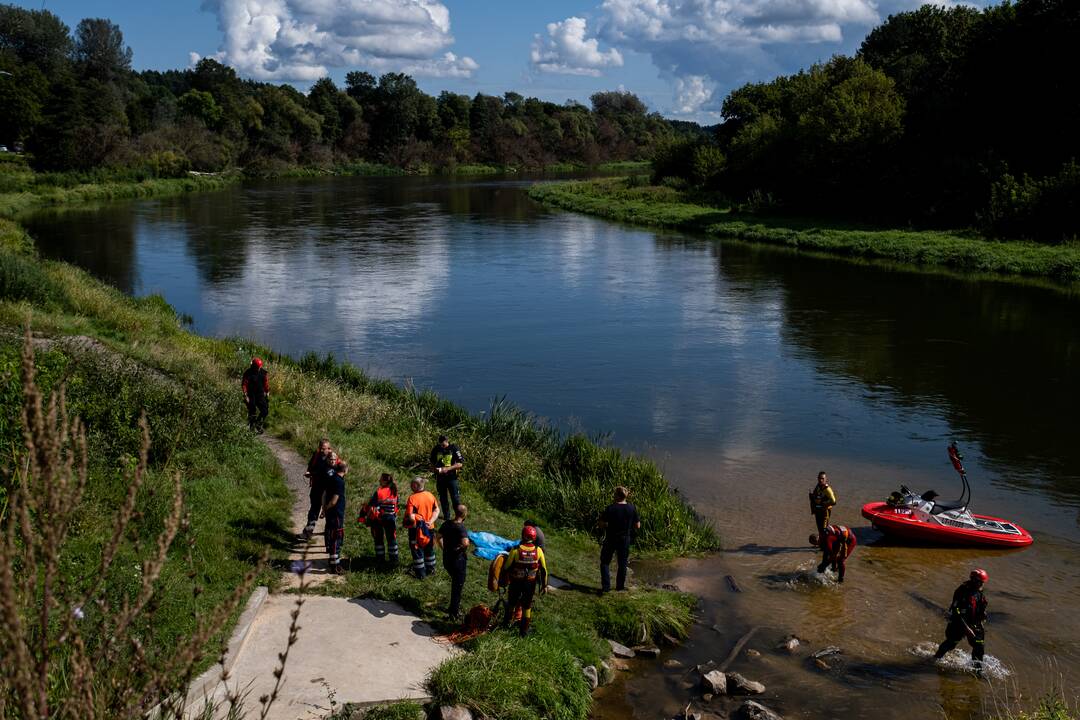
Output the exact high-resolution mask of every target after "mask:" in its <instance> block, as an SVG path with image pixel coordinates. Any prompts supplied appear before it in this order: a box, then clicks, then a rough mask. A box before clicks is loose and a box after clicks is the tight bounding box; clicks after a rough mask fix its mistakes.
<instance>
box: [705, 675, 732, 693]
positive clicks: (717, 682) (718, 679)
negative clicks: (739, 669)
mask: <svg viewBox="0 0 1080 720" xmlns="http://www.w3.org/2000/svg"><path fill="white" fill-rule="evenodd" d="M701 686H702V687H703V688H705V690H706V691H707V692H711V693H712V694H713V695H726V694H727V691H728V678H727V675H725V674H724V673H722V672H720V671H719V670H710V671H709V672H707V673H705V674H704V675H702V676H701Z"/></svg>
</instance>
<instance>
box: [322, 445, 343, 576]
mask: <svg viewBox="0 0 1080 720" xmlns="http://www.w3.org/2000/svg"><path fill="white" fill-rule="evenodd" d="M348 472H349V466H348V464H346V463H345V462H342V461H338V462H337V463H336V464H335V465H334V471H333V472H332V473H331V474H330V477H329V478H328V480H327V482H326V489H325V498H326V503H325V504H324V505H323V511H322V514H323V516H324V517H325V518H326V525H325V527H324V531H323V532H324V535H325V537H326V556H327V572H329V573H330V574H331V575H344V574H345V567H344V566H343V565H342V564H341V545H342V543H344V542H345V475H346V474H348Z"/></svg>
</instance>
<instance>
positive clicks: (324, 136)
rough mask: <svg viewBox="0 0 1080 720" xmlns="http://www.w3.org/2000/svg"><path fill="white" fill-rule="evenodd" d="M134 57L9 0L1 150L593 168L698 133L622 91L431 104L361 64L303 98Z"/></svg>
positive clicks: (1, 55)
mask: <svg viewBox="0 0 1080 720" xmlns="http://www.w3.org/2000/svg"><path fill="white" fill-rule="evenodd" d="M131 61H132V52H131V49H130V48H128V47H127V46H126V45H125V44H124V37H123V33H122V32H121V29H120V28H119V27H118V26H117V25H116V24H115V23H112V22H110V21H109V20H106V19H100V18H98V19H86V20H83V21H82V22H80V23H79V24H78V26H77V27H76V28H75V32H74V33H71V32H70V30H69V28H68V27H67V26H66V25H65V24H64V23H63V22H61V20H60V19H59V18H58V17H57V16H55V15H53V14H52V13H50V12H48V11H37V10H25V9H22V8H18V7H14V6H11V5H0V144H4V145H7V146H8V147H9V148H11V147H25V149H26V150H27V151H28V152H29V153H31V155H32V160H33V163H34V166H35V168H36V169H38V170H52V171H56V170H82V171H86V170H90V169H94V168H102V167H104V168H109V169H111V170H114V171H123V170H125V169H126V170H130V171H132V172H134V173H142V174H146V173H149V174H150V175H153V176H172V175H177V174H182V173H183V172H185V171H187V170H198V171H220V170H224V169H228V168H241V169H244V170H245V171H246V172H248V173H249V174H275V173H278V172H281V171H283V170H285V169H287V168H289V167H295V166H305V167H314V168H324V169H329V168H332V167H335V166H341V165H347V164H349V163H355V162H357V161H366V162H373V163H382V164H387V165H392V166H395V167H400V168H408V169H420V168H436V169H450V170H453V169H454V168H455V167H457V166H460V165H463V164H476V163H479V164H493V165H499V166H509V167H515V168H539V167H544V166H550V165H553V164H556V163H575V164H583V165H595V164H598V163H602V162H607V161H620V160H640V159H647V158H648V157H649V156H650V155H651V154H652V151H653V148H654V146H655V145H656V144H657V143H659V142H662V141H666V140H670V139H672V138H673V137H674V136H675V135H676V134H687V133H693V132H696V131H698V130H699V128H697V126H696V125H693V124H687V123H677V124H673V123H671V122H669V121H667V120H665V119H664V118H662V117H661V116H660V115H658V114H656V113H649V112H648V111H647V110H646V107H645V105H644V104H643V103H642V102H641V101H640V100H639V99H638V98H637V97H636V96H634V95H633V94H630V93H625V92H603V93H597V94H595V95H593V96H592V98H591V100H592V107H591V108H590V107H586V106H584V105H582V104H580V103H576V102H572V101H571V102H567V103H566V104H563V105H559V104H556V103H551V102H544V101H541V100H538V99H536V98H525V97H523V96H521V95H519V94H518V93H514V92H508V93H506V94H505V95H503V96H502V97H495V96H491V95H484V94H477V95H476V96H474V97H469V96H467V95H459V94H455V93H450V92H443V93H441V94H440V95H439V96H438V97H432V96H430V95H428V94H426V93H424V92H423V91H422V90H420V89H419V88H418V87H417V85H416V82H415V81H414V80H413V79H412V78H411V77H409V76H408V75H403V74H400V73H387V74H384V75H382V76H381V77H378V78H376V77H375V76H373V75H371V74H370V73H367V72H362V71H354V72H350V73H349V74H348V75H347V77H346V81H345V87H344V88H338V87H337V86H335V84H334V82H333V81H332V80H331V79H329V78H323V79H322V80H319V81H318V82H316V83H315V84H314V85H313V86H312V87H311V89H310V90H309V91H308V93H307V94H306V95H305V94H304V93H301V92H300V91H299V90H297V89H295V88H294V87H292V86H290V85H272V84H267V83H261V82H254V81H250V80H244V79H241V78H240V77H238V76H237V74H236V72H235V71H234V70H233V69H232V68H230V67H227V66H225V65H222V64H221V63H218V62H217V61H215V60H212V59H203V60H200V61H199V62H198V63H197V64H196V65H195V66H194V67H193V68H191V69H187V70H168V71H165V72H157V71H143V72H135V71H133V70H132V68H131ZM114 174H115V173H114Z"/></svg>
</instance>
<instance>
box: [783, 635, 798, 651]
mask: <svg viewBox="0 0 1080 720" xmlns="http://www.w3.org/2000/svg"><path fill="white" fill-rule="evenodd" d="M798 647H799V638H797V637H795V636H794V635H792V636H790V637H789V638H787V639H786V640H784V642H782V643H780V649H781V650H783V651H784V652H789V653H793V652H795V650H796V648H798Z"/></svg>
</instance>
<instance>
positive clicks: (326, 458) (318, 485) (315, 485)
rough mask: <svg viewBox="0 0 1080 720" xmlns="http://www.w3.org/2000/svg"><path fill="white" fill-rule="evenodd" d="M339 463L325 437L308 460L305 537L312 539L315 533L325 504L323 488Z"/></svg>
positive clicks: (305, 475) (305, 474)
mask: <svg viewBox="0 0 1080 720" xmlns="http://www.w3.org/2000/svg"><path fill="white" fill-rule="evenodd" d="M337 463H338V456H337V455H336V454H335V453H334V451H333V450H332V449H330V440H329V439H327V438H323V439H322V440H320V441H319V449H318V450H316V451H315V454H314V455H312V456H311V459H310V460H308V466H307V472H305V473H304V477H306V478H307V479H308V487H309V488H310V489H309V491H308V500H309V502H310V503H311V504H310V505H309V506H308V514H307V525H305V526H304V539H305V540H311V537H312V535H314V534H315V523H316V522H317V521H318V519H319V512H320V510H321V509H322V504H323V490H325V487H326V483H327V481H328V480H329V479H330V476H331V475H333V474H334V466H335V465H337Z"/></svg>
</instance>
